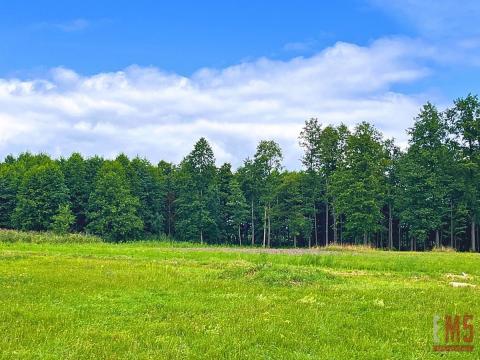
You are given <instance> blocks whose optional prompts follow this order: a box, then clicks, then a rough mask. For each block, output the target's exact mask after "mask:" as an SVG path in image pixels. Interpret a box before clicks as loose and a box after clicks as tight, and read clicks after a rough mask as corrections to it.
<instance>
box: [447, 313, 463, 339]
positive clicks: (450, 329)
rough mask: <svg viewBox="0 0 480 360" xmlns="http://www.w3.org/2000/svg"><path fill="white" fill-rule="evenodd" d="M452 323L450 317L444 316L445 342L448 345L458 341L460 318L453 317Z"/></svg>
mask: <svg viewBox="0 0 480 360" xmlns="http://www.w3.org/2000/svg"><path fill="white" fill-rule="evenodd" d="M454 319H455V320H454V321H453V323H452V316H451V315H445V342H446V343H448V342H449V341H450V339H451V341H452V342H459V341H460V316H458V315H455V317H454Z"/></svg>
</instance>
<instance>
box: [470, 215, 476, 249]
mask: <svg viewBox="0 0 480 360" xmlns="http://www.w3.org/2000/svg"><path fill="white" fill-rule="evenodd" d="M475 227H476V224H475V215H473V216H472V229H471V236H472V249H471V250H472V251H476V248H477V247H476V244H475Z"/></svg>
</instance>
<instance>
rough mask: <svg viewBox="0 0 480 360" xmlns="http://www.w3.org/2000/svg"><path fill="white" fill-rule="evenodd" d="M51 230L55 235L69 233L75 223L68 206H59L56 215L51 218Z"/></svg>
mask: <svg viewBox="0 0 480 360" xmlns="http://www.w3.org/2000/svg"><path fill="white" fill-rule="evenodd" d="M52 220H53V221H52V224H51V230H53V232H55V233H57V234H66V233H68V232H70V230H71V228H72V225H73V224H74V222H75V215H73V212H72V210H70V206H69V205H68V204H64V205H60V206H59V208H58V211H57V213H56V214H55V215H54V216H53V218H52Z"/></svg>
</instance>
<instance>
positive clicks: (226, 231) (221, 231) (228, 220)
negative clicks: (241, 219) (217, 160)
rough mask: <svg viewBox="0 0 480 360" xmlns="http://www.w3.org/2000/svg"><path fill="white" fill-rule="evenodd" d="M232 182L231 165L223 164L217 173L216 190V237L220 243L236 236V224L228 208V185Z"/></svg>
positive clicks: (229, 191)
mask: <svg viewBox="0 0 480 360" xmlns="http://www.w3.org/2000/svg"><path fill="white" fill-rule="evenodd" d="M232 180H233V174H232V165H230V164H229V163H225V164H223V165H222V166H220V168H219V169H218V171H217V188H218V200H219V204H218V205H219V209H218V216H219V217H218V219H217V220H216V221H217V223H218V237H219V239H220V240H221V241H229V240H230V239H232V238H233V237H235V234H236V230H237V229H236V224H234V222H233V220H232V213H231V212H230V208H229V207H228V201H229V199H230V195H231V187H230V184H231V182H232Z"/></svg>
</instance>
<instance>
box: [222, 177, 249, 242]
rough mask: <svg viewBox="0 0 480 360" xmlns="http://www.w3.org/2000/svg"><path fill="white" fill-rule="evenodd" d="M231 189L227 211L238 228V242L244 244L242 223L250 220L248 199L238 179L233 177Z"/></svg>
mask: <svg viewBox="0 0 480 360" xmlns="http://www.w3.org/2000/svg"><path fill="white" fill-rule="evenodd" d="M229 187H230V190H229V194H228V200H227V204H226V209H225V210H226V211H227V212H228V214H229V216H228V221H230V222H231V225H232V227H236V228H237V230H238V238H237V240H238V242H239V244H240V245H242V232H241V227H242V224H244V223H246V222H247V221H248V217H249V211H248V210H249V209H248V204H247V200H246V199H245V196H244V195H243V192H242V189H241V188H240V185H239V183H238V181H237V180H236V179H234V178H233V179H231V180H230V184H229Z"/></svg>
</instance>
